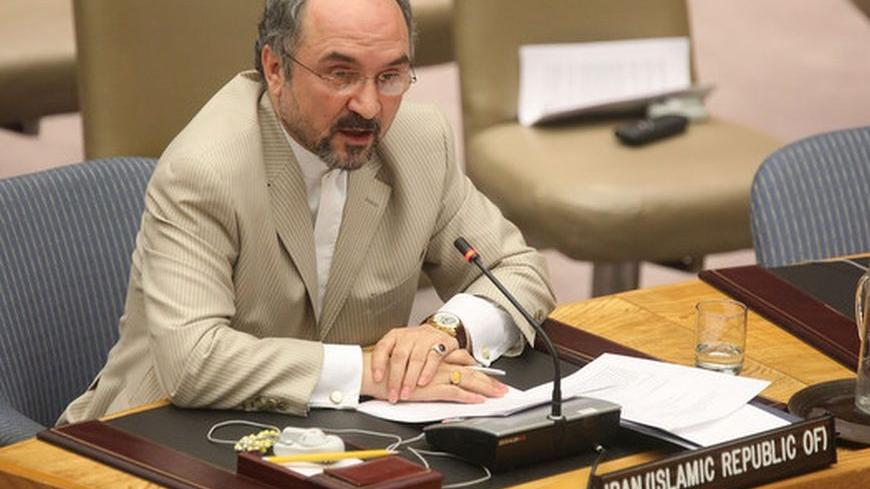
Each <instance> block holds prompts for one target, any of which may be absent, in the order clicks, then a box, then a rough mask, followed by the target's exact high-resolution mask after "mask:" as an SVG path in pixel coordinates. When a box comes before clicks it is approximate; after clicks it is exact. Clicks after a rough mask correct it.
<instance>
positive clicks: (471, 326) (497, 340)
mask: <svg viewBox="0 0 870 489" xmlns="http://www.w3.org/2000/svg"><path fill="white" fill-rule="evenodd" d="M439 310H440V311H445V312H450V313H453V314H455V315H456V316H458V317H459V319H460V320H462V325H463V326H464V327H465V332H466V333H467V334H468V338H469V339H470V340H471V348H472V351H471V355H472V356H473V357H474V359H475V360H477V361H478V363H480V364H481V365H485V366H487V367H488V366H489V365H490V364H491V363H492V362H494V361H496V360H497V359H498V358H499V357H500V356H502V355H503V354H504V353H505V352H506V351H508V350H510V349H511V348H512V347H514V346H516V345H517V344H518V343H519V342H522V341H523V337H522V335H521V334H520V330H519V328H517V326H516V324H514V321H513V319H511V316H510V314H508V313H507V311H505V310H504V309H502V308H500V307H498V306H497V305H495V304H494V303H492V302H490V301H488V300H486V299H483V298H481V297H477V296H476V295H471V294H464V293H463V294H456V295H454V296H453V297H452V298H451V299H450V300H449V301H447V303H446V304H444V305H443V306H442V307H441V309H439Z"/></svg>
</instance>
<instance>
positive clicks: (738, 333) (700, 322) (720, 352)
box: [695, 300, 747, 375]
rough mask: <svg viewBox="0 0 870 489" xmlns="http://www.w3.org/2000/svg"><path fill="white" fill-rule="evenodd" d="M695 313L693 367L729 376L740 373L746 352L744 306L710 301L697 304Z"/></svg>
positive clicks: (726, 301) (723, 301)
mask: <svg viewBox="0 0 870 489" xmlns="http://www.w3.org/2000/svg"><path fill="white" fill-rule="evenodd" d="M695 310H696V311H697V327H696V333H697V335H696V340H695V366H696V367H700V368H703V369H707V370H714V371H716V372H722V373H727V374H731V375H737V374H738V373H740V370H741V369H742V368H743V351H744V349H745V348H746V314H747V308H746V305H745V304H742V303H740V302H737V301H732V300H709V301H702V302H699V303H698V304H696V305H695Z"/></svg>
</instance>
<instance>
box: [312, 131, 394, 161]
mask: <svg viewBox="0 0 870 489" xmlns="http://www.w3.org/2000/svg"><path fill="white" fill-rule="evenodd" d="M335 132H336V131H333V132H331V133H330V135H329V136H327V137H325V138H322V139H321V140H319V141H317V143H316V144H315V145H314V147H313V148H310V151H311V152H312V153H314V154H316V155H317V156H318V157H319V158H320V159H321V160H323V162H324V163H326V166H328V167H329V168H330V169H339V170H357V169H359V168H362V167H363V166H364V165H365V164H366V163H368V162H369V161H371V159H372V156H374V153H375V148H377V145H378V142H379V141H378V137H377V134H375V140H374V142H373V143H372V145H371V146H370V147H365V146H351V145H346V146H345V148H346V151H347V159H346V160H342V158H341V157H340V156H339V155H338V154H337V153H336V151H334V150H333V149H332V145H331V144H330V140H331V139H332V136H334V135H335Z"/></svg>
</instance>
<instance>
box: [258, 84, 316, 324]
mask: <svg viewBox="0 0 870 489" xmlns="http://www.w3.org/2000/svg"><path fill="white" fill-rule="evenodd" d="M259 118H260V130H261V133H262V137H263V162H264V163H265V165H266V178H268V183H267V184H268V186H269V197H270V201H271V207H272V215H273V216H274V218H275V228H276V229H277V231H278V237H279V238H280V240H281V243H282V244H283V245H284V248H285V249H286V250H287V253H289V254H290V257H291V258H292V260H293V263H294V264H295V265H296V269H297V270H298V271H299V275H301V276H302V282H303V283H304V284H305V289H306V290H307V291H308V300H309V302H310V303H311V307H312V309H313V310H314V314H315V318H317V317H318V316H319V315H318V312H317V311H318V307H317V305H316V304H314V301H316V300H317V299H316V297H317V262H316V259H315V253H314V225H313V224H312V222H311V214H310V212H309V211H308V197H307V194H306V190H305V182H304V181H303V180H302V174H301V172H300V170H299V164H298V163H297V162H296V158H295V156H293V151H292V150H291V149H290V145H289V144H288V143H287V138H286V137H285V136H284V132H283V131H282V130H281V126H280V123H279V122H278V118H277V117H276V116H275V111H274V110H273V109H272V104H271V102H270V101H269V97H268V95H266V94H265V93H264V94H263V95H262V97H261V98H260V107H259ZM318 320H319V318H318Z"/></svg>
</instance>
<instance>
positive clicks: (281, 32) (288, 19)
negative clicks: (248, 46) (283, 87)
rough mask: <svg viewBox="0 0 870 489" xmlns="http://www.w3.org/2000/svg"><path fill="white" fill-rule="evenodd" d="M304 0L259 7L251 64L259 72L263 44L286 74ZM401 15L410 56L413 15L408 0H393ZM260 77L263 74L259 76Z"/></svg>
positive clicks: (271, 1)
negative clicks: (278, 59)
mask: <svg viewBox="0 0 870 489" xmlns="http://www.w3.org/2000/svg"><path fill="white" fill-rule="evenodd" d="M306 1H307V0H266V6H265V8H264V9H263V17H262V18H261V19H260V25H259V26H258V37H257V42H256V44H255V46H254V67H255V68H256V69H257V71H258V72H259V73H260V76H263V63H262V61H261V58H260V54H261V52H262V50H263V46H269V47H270V48H271V49H272V51H274V52H275V54H277V55H278V57H279V58H280V59H281V62H282V63H283V67H284V75H285V76H286V77H288V78H289V77H290V71H291V69H290V68H291V66H292V63H288V62H287V61H289V58H288V56H293V54H294V52H295V51H296V46H297V44H298V43H299V38H300V37H301V30H302V29H301V27H302V13H303V11H304V10H305V4H306ZM396 3H397V4H399V8H400V9H401V10H402V16H403V17H404V18H405V25H406V26H407V27H408V41H409V43H410V45H409V46H408V48H409V53H410V57H411V59H412V60H413V59H414V41H415V39H416V36H417V29H416V26H415V25H414V16H413V14H412V13H411V3H410V0H396ZM263 78H265V77H264V76H263Z"/></svg>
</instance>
